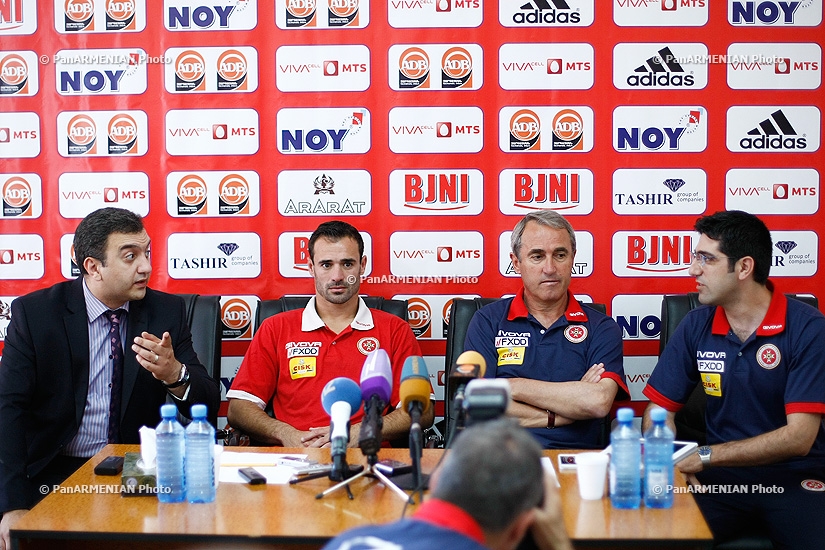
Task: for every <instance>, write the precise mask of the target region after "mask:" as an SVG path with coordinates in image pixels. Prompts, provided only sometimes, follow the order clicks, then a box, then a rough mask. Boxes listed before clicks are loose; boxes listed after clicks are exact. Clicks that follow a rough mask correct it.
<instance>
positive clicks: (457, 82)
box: [441, 47, 473, 89]
mask: <svg viewBox="0 0 825 550" xmlns="http://www.w3.org/2000/svg"><path fill="white" fill-rule="evenodd" d="M472 86H473V58H472V56H470V52H468V51H467V50H465V49H464V48H459V47H455V48H450V49H449V50H447V51H446V52H444V55H443V56H442V58H441V87H442V88H445V89H457V88H471V87H472Z"/></svg>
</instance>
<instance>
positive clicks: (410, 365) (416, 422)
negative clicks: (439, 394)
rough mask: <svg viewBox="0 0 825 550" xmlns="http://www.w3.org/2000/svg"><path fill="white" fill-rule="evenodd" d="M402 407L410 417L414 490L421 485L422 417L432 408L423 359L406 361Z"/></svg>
mask: <svg viewBox="0 0 825 550" xmlns="http://www.w3.org/2000/svg"><path fill="white" fill-rule="evenodd" d="M398 391H399V393H400V394H401V405H402V407H404V410H405V411H407V413H408V414H409V415H410V418H411V419H412V424H411V425H410V458H411V459H412V477H413V488H417V487H418V486H419V485H421V453H422V449H423V447H424V434H423V432H422V430H421V415H422V414H423V413H425V412H427V410H428V409H429V408H430V375H429V373H428V372H427V364H426V363H425V362H424V358H423V357H419V356H413V357H407V359H405V360H404V367H403V369H402V370H401V385H400V386H399V388H398Z"/></svg>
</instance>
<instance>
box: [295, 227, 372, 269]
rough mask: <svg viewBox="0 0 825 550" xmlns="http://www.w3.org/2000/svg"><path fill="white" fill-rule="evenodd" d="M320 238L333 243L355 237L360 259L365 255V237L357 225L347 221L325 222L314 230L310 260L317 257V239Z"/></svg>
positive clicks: (311, 238)
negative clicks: (354, 225) (356, 227)
mask: <svg viewBox="0 0 825 550" xmlns="http://www.w3.org/2000/svg"><path fill="white" fill-rule="evenodd" d="M320 238H324V239H326V240H328V241H330V242H333V243H337V242H338V241H340V240H341V239H346V238H350V239H353V240H354V241H355V242H356V243H358V259H359V260H360V259H361V258H363V257H364V238H363V237H361V233H359V232H358V230H357V229H355V227H353V226H352V225H350V224H348V223H347V222H342V221H340V220H332V221H329V222H324V223H322V224H321V225H319V226H318V227H317V228H316V229H315V231H313V232H312V235H311V236H310V237H309V259H310V260H314V259H315V241H317V240H318V239H320Z"/></svg>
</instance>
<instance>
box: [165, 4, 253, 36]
mask: <svg viewBox="0 0 825 550" xmlns="http://www.w3.org/2000/svg"><path fill="white" fill-rule="evenodd" d="M199 4H200V5H199ZM163 7H164V10H165V12H166V13H165V15H166V17H165V20H164V25H165V26H166V29H167V30H170V31H249V30H252V29H254V28H255V27H256V26H257V24H258V1H257V0H214V1H213V2H208V3H207V2H202V3H201V2H198V1H197V0H164V2H163Z"/></svg>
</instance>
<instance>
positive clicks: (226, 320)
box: [221, 296, 255, 340]
mask: <svg viewBox="0 0 825 550" xmlns="http://www.w3.org/2000/svg"><path fill="white" fill-rule="evenodd" d="M250 298H251V299H254V298H255V297H254V296H249V297H232V298H228V299H227V298H224V299H221V302H222V303H221V323H222V324H223V337H224V338H226V339H231V340H250V339H251V338H252V306H250V303H251V302H252V300H251V299H250Z"/></svg>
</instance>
